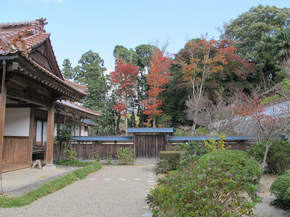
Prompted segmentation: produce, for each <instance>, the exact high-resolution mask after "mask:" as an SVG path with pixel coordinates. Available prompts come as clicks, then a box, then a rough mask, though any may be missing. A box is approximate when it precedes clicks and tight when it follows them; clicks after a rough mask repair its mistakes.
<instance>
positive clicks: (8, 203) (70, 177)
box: [0, 162, 102, 208]
mask: <svg viewBox="0 0 290 217" xmlns="http://www.w3.org/2000/svg"><path fill="white" fill-rule="evenodd" d="M101 168H102V166H101V164H100V163H99V162H94V163H92V164H91V165H89V166H85V167H84V168H81V169H78V170H75V171H73V172H72V173H70V174H67V175H64V176H62V177H60V178H58V179H54V180H52V181H51V182H48V183H44V184H43V185H41V186H40V187H39V188H38V189H35V190H32V191H30V192H28V193H26V194H24V195H22V196H20V197H0V207H1V208H11V207H21V206H25V205H30V204H31V203H32V202H34V201H36V200H37V199H38V198H41V197H44V196H46V195H48V194H51V193H54V192H56V191H58V190H60V189H61V188H63V187H65V186H67V185H70V184H72V183H73V182H75V181H77V180H78V179H84V178H85V177H86V176H87V175H89V174H90V173H92V172H96V171H98V170H99V169H101Z"/></svg>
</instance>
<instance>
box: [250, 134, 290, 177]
mask: <svg viewBox="0 0 290 217" xmlns="http://www.w3.org/2000/svg"><path fill="white" fill-rule="evenodd" d="M249 153H250V154H251V155H252V156H253V157H255V159H256V160H257V161H258V162H260V163H261V162H262V161H263V157H264V154H265V143H264V142H258V143H256V144H255V145H253V146H252V147H251V148H250V149H249ZM266 163H267V168H266V172H269V173H272V174H278V175H280V174H283V173H285V171H286V170H287V169H288V168H289V165H290V141H287V140H281V139H276V140H275V141H274V143H273V144H272V145H271V146H270V148H269V151H268V155H267V159H266Z"/></svg>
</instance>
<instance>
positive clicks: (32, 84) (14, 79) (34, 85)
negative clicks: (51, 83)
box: [6, 76, 52, 96]
mask: <svg viewBox="0 0 290 217" xmlns="http://www.w3.org/2000/svg"><path fill="white" fill-rule="evenodd" d="M11 82H16V83H18V84H22V85H25V86H27V87H30V88H33V89H36V90H37V91H39V92H42V93H44V94H45V95H48V96H51V95H52V91H50V90H48V89H47V88H45V87H42V86H41V85H40V84H37V83H35V81H34V82H33V81H29V80H27V79H25V78H24V77H22V76H13V77H11V78H10V79H9V81H8V82H6V85H7V86H9V84H10V83H11Z"/></svg>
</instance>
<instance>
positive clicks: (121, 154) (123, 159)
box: [117, 148, 135, 164]
mask: <svg viewBox="0 0 290 217" xmlns="http://www.w3.org/2000/svg"><path fill="white" fill-rule="evenodd" d="M117 158H118V160H119V163H120V164H134V162H135V153H134V150H133V149H130V148H120V149H119V150H118V151H117Z"/></svg>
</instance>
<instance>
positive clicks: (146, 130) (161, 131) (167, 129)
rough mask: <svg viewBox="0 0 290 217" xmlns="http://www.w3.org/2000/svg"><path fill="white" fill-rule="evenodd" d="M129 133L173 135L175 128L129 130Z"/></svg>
mask: <svg viewBox="0 0 290 217" xmlns="http://www.w3.org/2000/svg"><path fill="white" fill-rule="evenodd" d="M127 132H128V133H173V128H141V127H140V128H127Z"/></svg>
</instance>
